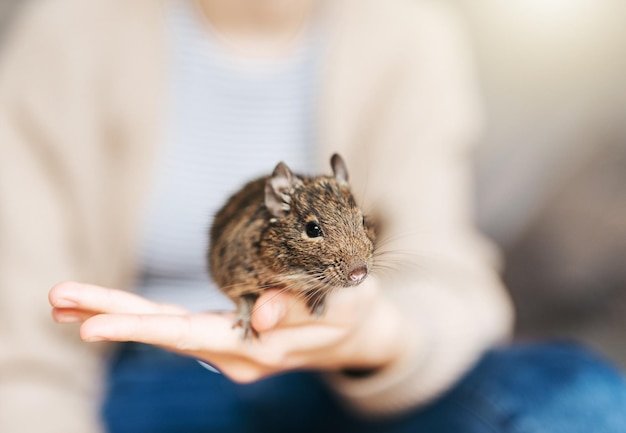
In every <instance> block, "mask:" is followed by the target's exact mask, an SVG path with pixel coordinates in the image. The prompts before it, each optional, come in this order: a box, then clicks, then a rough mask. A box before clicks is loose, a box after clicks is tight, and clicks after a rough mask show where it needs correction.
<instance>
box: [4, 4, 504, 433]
mask: <svg viewBox="0 0 626 433" xmlns="http://www.w3.org/2000/svg"><path fill="white" fill-rule="evenodd" d="M331 3H332V5H333V6H332V7H333V10H332V13H331V16H332V17H333V19H332V20H331V24H330V28H329V31H330V37H331V43H330V44H329V46H330V47H331V48H330V49H329V52H328V53H327V55H328V58H327V60H328V61H327V62H326V67H325V69H324V74H325V81H324V85H323V93H322V95H321V101H322V102H321V104H320V107H319V113H318V114H319V133H320V137H321V139H320V146H321V148H322V150H323V151H322V152H320V153H321V155H322V159H321V161H319V166H320V169H322V170H324V171H326V166H327V164H328V162H327V161H328V156H329V155H330V153H331V152H334V151H339V152H341V153H342V154H343V155H344V158H345V159H346V161H347V162H348V166H349V171H350V173H351V182H352V184H353V185H354V190H355V191H356V192H357V195H358V196H359V197H363V199H364V201H365V203H364V206H365V208H366V209H370V210H375V211H376V212H377V213H379V214H381V216H382V217H383V218H384V219H385V221H386V222H387V226H388V227H389V230H388V233H387V235H386V237H387V238H388V239H389V240H390V241H389V242H388V243H387V245H386V246H385V249H387V250H392V251H395V253H394V257H395V259H394V262H395V263H396V265H398V264H409V263H411V264H413V265H414V266H406V267H403V268H405V271H404V272H403V274H404V277H405V278H401V279H394V280H393V281H392V280H389V281H387V280H384V279H383V281H384V288H385V293H387V294H388V295H389V296H390V297H391V298H392V299H393V300H394V302H396V303H397V306H398V309H399V310H400V312H401V314H404V315H405V320H407V322H408V323H411V326H408V327H407V329H406V344H407V346H408V347H409V349H410V350H409V351H408V352H407V353H408V355H407V357H406V358H404V359H400V360H398V361H397V362H396V363H395V364H394V365H392V366H390V367H389V368H388V369H386V370H384V371H380V372H379V373H377V374H375V375H373V376H371V377H367V378H362V379H349V378H347V377H344V376H342V375H341V374H338V373H328V375H327V376H328V379H329V383H330V385H331V386H332V387H334V388H335V389H336V391H337V392H338V393H339V394H340V395H342V396H343V397H345V401H346V403H347V404H348V405H350V406H352V407H354V408H355V409H357V410H360V411H363V412H365V413H393V412H397V411H402V410H404V409H407V408H409V407H412V406H414V405H417V404H420V403H423V402H425V401H427V400H429V399H432V398H433V397H434V396H436V395H437V394H438V393H440V392H442V391H443V390H445V389H446V388H447V387H449V386H450V385H451V383H453V382H454V381H455V380H456V379H457V378H458V377H459V376H460V375H461V374H462V373H463V372H465V371H466V370H467V369H468V368H469V367H470V366H471V364H472V363H473V362H474V361H475V360H476V359H477V357H478V356H479V355H480V353H482V352H483V351H484V350H485V349H486V348H487V347H489V346H491V345H493V344H495V343H496V342H498V341H500V340H501V339H503V338H504V337H505V336H506V335H508V332H509V327H510V323H511V309H510V305H509V302H508V298H507V297H506V296H505V295H504V290H503V289H502V287H501V285H500V283H499V280H498V278H497V275H496V272H495V271H494V267H495V265H497V263H496V256H495V255H494V254H493V251H492V250H491V248H490V247H489V246H488V245H487V244H486V243H485V242H484V241H483V240H482V239H481V238H480V237H479V236H478V235H477V234H476V232H475V231H474V229H473V227H472V225H471V217H472V215H471V188H470V184H471V177H470V160H469V150H470V149H469V146H468V145H469V143H470V142H471V141H472V139H473V137H474V136H475V133H476V132H477V125H478V124H479V122H480V117H479V116H478V114H479V110H478V108H477V106H476V104H475V94H474V91H475V88H474V83H473V82H472V77H471V73H470V69H469V66H468V64H469V62H468V54H467V52H466V49H465V47H464V45H463V43H462V42H463V41H462V37H461V35H460V34H459V32H458V28H457V23H456V22H455V20H454V17H453V15H452V14H451V13H450V11H448V10H447V9H445V8H444V7H442V6H441V5H440V4H438V3H436V2H429V1H426V2H418V1H402V0H399V1H393V2H392V1H389V0H380V1H376V0H342V1H335V2H331ZM353 3H354V4H353ZM163 15H164V7H163V4H162V2H161V1H157V0H133V1H127V0H92V1H89V2H86V1H84V0H46V1H42V2H32V6H31V7H29V8H28V10H27V11H25V13H24V15H23V19H22V20H21V21H20V23H19V25H18V26H17V30H16V32H15V34H14V35H13V37H12V38H11V39H10V40H9V41H8V42H9V43H8V44H7V46H6V51H5V52H4V53H3V58H2V65H1V70H0V431H2V432H37V433H45V432H63V433H72V432H76V433H89V432H95V431H98V429H99V425H98V421H97V405H98V396H99V393H100V389H101V382H102V380H101V375H102V373H101V367H102V366H101V359H102V356H101V354H102V350H101V349H102V348H103V347H102V346H98V345H93V344H86V343H82V342H81V341H80V340H79V338H78V335H77V330H76V328H75V327H73V326H60V325H56V324H54V323H53V322H52V320H51V319H50V307H49V305H48V304H47V292H48V290H49V288H50V287H51V286H52V285H53V284H54V283H56V282H58V281H61V280H65V279H75V280H81V281H85V282H92V283H98V284H103V285H107V286H111V287H118V288H120V287H121V288H128V287H131V286H132V281H133V278H134V275H135V272H136V269H135V258H134V253H135V233H136V231H137V224H138V214H139V211H138V210H139V208H140V206H141V203H142V200H143V196H144V195H145V194H144V191H145V189H146V187H147V185H148V183H149V182H150V179H151V169H152V162H153V160H154V156H155V150H156V149H157V148H158V142H159V139H160V135H161V130H160V125H161V124H162V123H163V122H161V116H162V113H163V111H164V110H163V107H164V105H165V103H166V98H165V95H164V94H163V88H164V81H165V80H166V79H167V65H166V62H165V58H166V57H165V55H164V54H165V48H164V47H165V46H166V45H165V43H164V36H165V35H164V26H163ZM242 181H243V179H242ZM399 273H400V272H399ZM382 277H383V276H381V278H382Z"/></svg>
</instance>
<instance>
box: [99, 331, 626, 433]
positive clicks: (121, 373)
mask: <svg viewBox="0 0 626 433" xmlns="http://www.w3.org/2000/svg"><path fill="white" fill-rule="evenodd" d="M108 383H109V388H108V392H107V396H106V401H105V404H104V407H103V417H104V421H105V424H106V426H107V428H108V429H109V431H110V432H111V433H127V432H128V433H130V432H133V433H174V432H176V433H196V432H197V433H200V432H202V433H207V432H240V433H241V432H243V433H247V432H251V433H287V432H289V433H293V432H303V433H307V432H311V433H313V432H315V433H326V432H328V433H333V432H337V433H339V432H341V433H350V432H359V433H370V432H371V433H374V432H381V433H400V432H426V433H487V432H489V433H499V432H507V433H625V432H626V382H625V381H624V378H623V377H622V376H621V375H620V373H618V372H617V371H616V370H615V369H613V368H612V367H611V366H609V365H608V364H606V363H605V362H604V361H602V360H600V359H599V358H597V357H596V356H595V355H593V354H592V353H589V352H588V351H586V350H584V349H582V348H580V347H578V346H575V345H572V344H567V343H544V344H532V345H514V346H510V347H506V348H502V349H498V350H493V351H491V352H488V353H487V354H485V356H484V357H483V358H482V359H481V360H480V362H479V363H478V364H477V365H476V366H475V368H473V369H472V370H471V371H470V372H469V373H468V374H467V375H466V376H465V378H463V379H462V380H461V381H460V382H459V383H458V384H457V385H456V386H455V387H454V388H453V389H451V390H450V391H449V392H447V393H446V394H445V395H443V396H442V397H440V398H439V399H438V400H436V401H434V402H433V403H431V404H430V405H428V406H426V407H421V408H417V409H414V410H412V411H410V412H408V413H404V414H402V415H399V416H397V417H394V418H390V419H384V420H377V421H369V422H368V421H364V420H362V419H359V418H356V417H354V416H353V415H351V414H350V413H348V412H346V411H344V410H342V408H341V405H340V404H338V402H337V401H336V399H335V397H334V396H333V394H332V393H331V392H330V391H329V390H328V389H327V388H326V387H325V386H324V384H323V383H322V382H321V381H320V380H319V378H318V377H317V375H316V374H315V373H303V372H300V373H290V374H285V375H281V376H277V377H273V378H269V379H266V380H263V381H260V382H257V383H254V384H249V385H238V384H235V383H232V382H231V381H229V380H228V379H227V378H225V377H224V376H222V375H220V374H216V373H212V372H210V371H208V370H206V369H205V368H203V367H201V366H200V365H199V364H198V363H197V362H196V361H194V360H192V359H188V358H184V357H180V356H177V355H174V354H171V353H167V352H164V351H161V350H159V349H155V348H152V347H148V346H143V345H138V344H134V343H129V344H125V345H124V346H122V348H121V350H120V351H119V352H118V353H117V356H116V357H115V358H114V359H113V360H112V363H111V368H110V373H109V382H108Z"/></svg>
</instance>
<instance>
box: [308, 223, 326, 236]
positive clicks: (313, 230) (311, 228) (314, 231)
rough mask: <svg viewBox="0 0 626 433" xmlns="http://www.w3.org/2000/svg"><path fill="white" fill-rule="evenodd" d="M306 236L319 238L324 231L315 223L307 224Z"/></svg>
mask: <svg viewBox="0 0 626 433" xmlns="http://www.w3.org/2000/svg"><path fill="white" fill-rule="evenodd" d="M305 230H306V235H307V236H308V237H310V238H319V237H320V236H322V229H321V228H320V226H318V225H317V223H316V222H315V221H309V222H308V223H306V227H305Z"/></svg>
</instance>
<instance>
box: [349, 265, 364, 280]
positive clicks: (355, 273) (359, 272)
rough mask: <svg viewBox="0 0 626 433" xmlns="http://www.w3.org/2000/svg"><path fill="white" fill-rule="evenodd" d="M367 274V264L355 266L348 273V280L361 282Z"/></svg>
mask: <svg viewBox="0 0 626 433" xmlns="http://www.w3.org/2000/svg"><path fill="white" fill-rule="evenodd" d="M366 276H367V268H366V267H365V266H359V267H357V268H354V269H352V270H351V271H350V273H348V280H350V282H352V283H356V284H358V283H360V282H361V281H363V280H364V279H365V277H366Z"/></svg>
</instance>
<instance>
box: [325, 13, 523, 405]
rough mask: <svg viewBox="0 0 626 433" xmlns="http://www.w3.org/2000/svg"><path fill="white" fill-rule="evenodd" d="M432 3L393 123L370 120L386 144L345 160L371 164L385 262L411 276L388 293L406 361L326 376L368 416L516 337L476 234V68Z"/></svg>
mask: <svg viewBox="0 0 626 433" xmlns="http://www.w3.org/2000/svg"><path fill="white" fill-rule="evenodd" d="M415 3H416V4H418V3H419V2H415ZM433 3H434V2H423V3H422V4H423V6H422V7H417V6H416V8H417V10H409V11H407V13H406V14H405V16H408V17H409V18H410V19H411V20H412V24H410V25H412V26H413V29H415V30H410V31H408V30H407V38H411V37H413V39H408V40H407V41H405V42H407V44H406V45H407V49H406V50H405V51H406V52H404V51H403V53H402V54H404V56H405V58H404V59H405V60H403V61H404V63H403V64H402V72H403V74H402V76H401V78H397V79H396V80H395V81H394V83H393V84H392V85H390V86H389V88H388V89H386V90H387V95H393V96H391V97H388V100H389V101H391V102H390V103H389V104H388V105H387V106H385V109H384V110H379V111H380V112H381V113H383V114H382V116H384V117H383V118H381V119H376V120H373V121H372V122H378V123H379V124H380V128H381V130H382V131H383V132H384V133H382V134H381V133H379V135H380V136H381V137H382V138H381V139H380V140H379V142H375V143H374V145H369V146H368V147H367V150H363V149H358V148H357V150H356V151H355V152H354V155H348V158H347V160H349V161H351V160H355V159H358V158H359V156H360V155H363V154H365V153H368V155H367V156H366V158H367V160H365V161H363V163H362V164H361V166H363V167H368V168H367V169H366V170H361V172H360V173H359V172H358V171H357V170H354V171H355V172H356V176H355V181H356V185H357V186H355V190H357V191H358V190H359V189H360V187H359V184H360V185H365V186H366V188H367V189H366V194H365V197H366V199H367V200H368V203H366V205H365V208H366V209H376V210H378V211H379V213H381V216H382V218H383V222H384V228H385V229H386V230H385V233H383V235H382V239H381V244H382V245H381V249H382V250H384V251H387V253H383V254H382V255H381V258H380V262H383V263H385V262H386V263H385V264H386V265H387V266H391V267H393V268H395V270H396V272H399V273H400V274H401V275H396V276H395V278H393V279H385V280H384V281H382V282H381V287H380V289H381V292H382V293H383V294H385V295H386V296H388V298H389V300H390V302H391V303H392V305H393V306H394V308H396V309H397V311H399V312H400V316H401V318H402V322H403V325H402V327H403V329H402V335H403V339H404V342H403V344H404V345H405V346H406V348H407V349H406V351H405V352H404V353H403V355H402V356H400V357H399V358H398V359H396V360H395V361H394V362H392V363H391V364H389V365H387V366H386V367H385V368H383V369H379V370H378V371H377V372H376V373H375V374H371V375H369V376H367V377H360V378H352V377H349V376H346V375H344V374H341V373H336V374H332V375H329V377H328V378H329V382H330V384H331V385H332V386H333V388H334V389H335V390H336V391H337V392H338V393H339V394H341V395H343V396H344V397H345V399H346V401H347V403H348V404H350V405H352V406H354V407H355V408H356V409H358V410H360V411H363V412H369V413H389V412H394V411H401V410H403V409H407V408H410V407H413V406H414V405H416V404H421V403H424V402H426V401H428V400H431V399H433V398H434V397H436V396H437V395H438V394H440V393H442V392H443V391H445V390H446V389H447V388H448V387H449V386H450V385H451V384H452V383H453V382H454V381H456V380H457V379H458V378H459V377H460V375H462V374H463V373H464V372H466V371H467V370H468V368H470V367H471V365H472V364H473V363H474V362H475V361H476V360H477V358H478V357H479V356H480V355H481V354H482V353H483V352H484V351H485V350H486V349H487V348H489V347H491V346H493V345H494V344H496V343H498V342H500V341H502V340H503V339H504V338H505V337H506V336H507V335H508V333H509V332H510V327H511V316H512V312H511V306H510V304H509V300H508V298H507V296H506V294H505V290H504V288H503V287H502V285H501V283H500V281H499V278H498V276H497V270H496V268H497V265H498V263H497V255H496V253H495V251H494V250H493V249H492V248H491V246H490V245H489V244H488V243H486V242H485V240H484V239H482V238H481V237H480V236H479V234H478V233H477V232H476V230H475V228H474V227H473V225H472V205H473V204H472V198H473V197H472V189H471V185H472V177H471V168H472V161H471V155H470V151H471V148H470V144H471V143H472V141H473V140H474V139H475V136H476V132H477V130H478V126H479V122H480V109H479V107H478V104H477V103H476V101H477V98H476V85H475V83H474V82H473V80H472V78H473V77H472V73H471V68H470V64H471V62H469V56H468V52H467V47H466V46H465V45H464V44H463V39H462V38H463V36H462V35H461V34H460V32H459V27H458V25H457V24H458V23H457V22H456V21H455V20H454V16H453V15H451V14H450V11H448V10H446V9H444V8H440V7H439V6H440V5H439V6H438V5H435V4H433ZM413 12H417V13H413ZM401 24H402V22H400V23H399V25H401ZM407 28H409V25H407ZM355 168H358V166H355ZM351 171H352V170H351ZM387 273H388V272H387Z"/></svg>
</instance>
